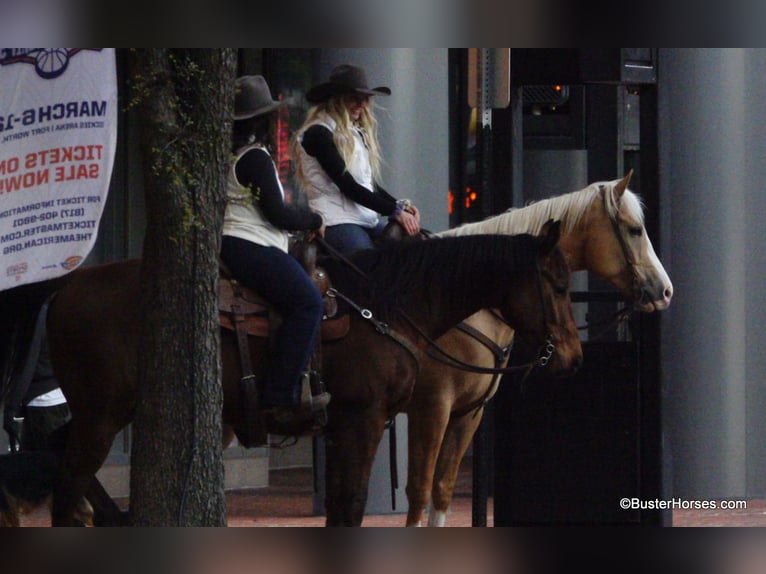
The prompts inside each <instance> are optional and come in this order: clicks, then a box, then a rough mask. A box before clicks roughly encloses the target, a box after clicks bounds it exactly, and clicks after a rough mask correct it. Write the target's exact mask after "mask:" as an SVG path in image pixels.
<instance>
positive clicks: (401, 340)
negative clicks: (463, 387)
mask: <svg viewBox="0 0 766 574" xmlns="http://www.w3.org/2000/svg"><path fill="white" fill-rule="evenodd" d="M314 240H315V241H317V242H319V244H320V245H321V246H322V247H323V248H324V249H326V250H327V252H328V253H330V255H332V256H333V257H335V258H337V259H338V260H340V261H342V262H343V263H344V264H345V265H347V266H348V267H350V268H351V269H352V270H354V272H356V273H357V274H358V275H360V276H361V277H362V278H364V279H365V280H366V281H369V277H368V276H367V274H366V273H364V271H362V270H361V269H359V267H357V266H356V265H354V263H353V262H352V261H350V260H349V259H348V258H347V257H346V256H344V255H343V254H342V253H340V252H339V251H337V250H336V249H335V248H333V247H332V246H330V245H329V244H328V243H327V242H326V241H325V240H324V239H323V238H321V237H319V236H317V237H315V238H314ZM536 275H537V287H538V292H539V294H540V304H541V306H542V309H543V321H544V323H545V327H546V328H547V326H548V308H547V306H546V305H545V298H544V296H543V286H542V270H541V269H540V264H539V262H538V263H537V264H536ZM327 295H328V296H330V297H336V298H340V299H342V300H343V301H345V302H346V303H347V304H348V305H349V306H350V307H351V308H352V309H354V310H355V311H357V312H358V313H359V315H360V316H361V317H362V318H363V319H365V320H367V321H369V322H370V323H371V324H372V325H373V326H374V327H375V330H376V331H377V332H378V333H380V334H382V335H385V336H387V337H389V338H391V339H393V340H394V341H396V342H397V343H398V344H399V345H401V346H402V347H404V348H405V349H406V350H407V351H408V352H409V353H410V354H411V355H412V356H413V358H414V359H415V362H416V363H417V366H418V370H419V369H420V361H419V360H418V354H419V353H418V349H417V347H416V346H415V344H414V343H413V342H412V341H411V340H410V339H409V338H408V337H406V336H404V335H401V334H400V333H398V332H397V331H396V330H395V329H393V328H392V327H391V326H390V325H388V324H387V323H385V322H383V321H379V320H378V319H376V318H375V317H374V316H373V313H372V311H371V310H369V309H366V308H363V307H361V306H360V305H358V304H356V303H355V302H354V301H352V300H351V299H350V298H349V297H348V296H346V295H344V294H343V293H341V292H340V291H338V290H337V289H335V288H334V287H331V288H330V289H329V290H328V292H327ZM398 313H399V314H400V315H401V316H402V318H403V319H404V320H405V321H406V322H407V323H408V324H409V325H410V327H412V329H413V330H414V331H415V332H416V333H417V334H418V335H419V336H420V337H422V338H423V340H425V341H426V344H427V347H426V352H428V354H429V356H431V358H433V359H434V360H436V361H438V362H440V363H443V364H445V365H447V366H450V367H454V368H456V369H460V370H463V371H468V372H472V373H480V374H489V375H502V374H509V373H515V372H518V371H523V370H526V371H527V372H530V371H531V370H532V369H534V368H535V367H538V366H539V367H545V366H546V365H547V364H548V362H549V361H550V359H551V357H552V356H553V353H555V352H556V346H555V345H554V343H553V335H552V334H550V331H549V334H548V336H547V337H546V339H545V343H543V345H542V346H541V348H540V351H539V353H538V355H537V357H536V358H535V359H533V360H532V361H529V362H527V363H524V364H521V365H514V366H510V367H500V366H499V364H502V362H504V360H505V358H507V355H506V354H505V353H506V352H505V351H503V353H504V355H503V361H501V362H500V363H499V364H498V360H497V359H496V361H495V365H496V366H495V367H494V368H492V367H482V366H480V365H473V364H470V363H466V362H465V361H462V360H461V359H459V358H457V357H455V356H454V355H452V354H451V353H449V352H448V351H445V350H444V349H443V348H442V347H441V346H440V345H439V344H438V343H437V342H436V341H434V340H433V339H432V338H431V337H430V336H428V334H427V333H425V332H424V331H423V330H422V329H421V328H420V326H418V324H417V323H416V322H415V321H414V320H413V319H411V318H410V317H409V315H407V314H406V313H405V312H404V311H403V310H401V309H399V310H398ZM495 316H496V317H498V318H499V319H501V320H502V321H504V322H506V324H507V321H505V319H502V318H501V317H500V316H499V315H496V314H495ZM461 326H462V328H461ZM458 328H461V330H462V331H463V332H465V333H467V334H468V335H470V336H472V337H475V335H474V332H475V333H479V334H480V335H482V336H483V337H484V338H485V339H486V340H489V338H488V337H486V336H485V335H483V333H481V332H480V331H478V330H477V329H474V328H473V327H470V326H469V325H466V324H465V323H460V324H459V325H458ZM546 330H547V329H546ZM475 338H476V337H475ZM478 340H480V341H481V342H482V343H483V344H485V345H486V342H485V341H483V340H481V339H478ZM490 342H491V341H490ZM507 352H510V347H509V348H508V350H507ZM493 353H494V351H493ZM496 357H497V355H496Z"/></svg>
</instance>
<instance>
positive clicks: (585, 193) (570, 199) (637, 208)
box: [436, 181, 644, 237]
mask: <svg viewBox="0 0 766 574" xmlns="http://www.w3.org/2000/svg"><path fill="white" fill-rule="evenodd" d="M616 183H617V182H616V181H612V182H596V183H592V184H591V185H589V186H588V187H586V188H584V189H581V190H579V191H573V192H570V193H565V194H563V195H559V196H556V197H552V198H550V199H543V200H540V201H537V202H535V203H532V204H530V205H528V206H526V207H523V208H512V209H509V210H508V211H506V212H505V213H501V214H500V215H495V216H493V217H489V218H487V219H485V220H484V221H479V222H476V223H467V224H465V225H461V226H459V227H455V228H454V229H450V230H448V231H442V232H441V233H437V234H436V235H437V236H438V237H457V236H460V235H472V234H477V233H498V234H504V235H509V234H514V233H532V234H534V235H536V234H538V233H539V232H540V229H541V228H542V226H543V225H544V224H545V222H546V221H548V220H549V219H554V220H560V221H561V222H562V226H563V229H564V231H566V232H570V231H572V230H573V229H575V228H576V227H577V226H578V224H579V223H580V221H581V220H582V218H583V216H584V215H585V213H586V212H587V211H588V208H589V207H590V206H591V204H592V203H593V202H594V201H597V200H600V198H601V197H602V195H601V193H602V190H603V191H604V194H605V196H606V203H605V205H606V208H607V212H608V213H609V215H610V216H611V217H615V218H616V217H617V216H618V213H619V212H620V211H621V210H622V211H623V212H624V213H625V214H626V215H627V216H628V217H630V218H631V219H634V220H636V221H638V222H640V223H641V224H642V225H643V222H644V207H643V204H642V202H641V199H640V198H639V197H638V195H636V194H635V193H633V192H632V191H630V190H625V193H624V194H623V196H622V199H621V201H620V205H619V206H618V205H617V204H616V203H615V201H614V195H613V194H612V193H610V192H611V190H612V189H613V188H614V185H615V184H616Z"/></svg>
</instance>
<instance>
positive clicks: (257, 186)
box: [235, 148, 322, 231]
mask: <svg viewBox="0 0 766 574" xmlns="http://www.w3.org/2000/svg"><path fill="white" fill-rule="evenodd" d="M235 172H236V174H237V180H238V181H239V183H240V184H242V185H244V186H245V187H249V188H250V189H252V190H254V191H256V190H257V192H258V193H257V194H256V201H257V202H258V206H259V207H260V209H261V212H262V213H263V215H264V217H265V218H266V219H267V220H268V221H269V223H271V224H272V225H274V226H275V227H278V228H280V229H286V230H290V231H303V230H308V231H313V230H315V229H319V228H320V227H321V226H322V216H321V215H319V214H318V213H314V212H313V211H311V210H309V209H306V208H304V207H300V206H297V205H287V204H286V203H285V202H284V198H283V197H282V193H281V191H280V187H279V181H278V179H277V173H276V170H275V169H274V162H273V160H272V159H271V156H270V155H269V154H268V153H267V152H266V151H265V150H262V149H258V148H253V149H251V150H250V151H248V152H247V153H245V155H243V156H242V157H241V158H239V161H238V162H237V165H236V167H235Z"/></svg>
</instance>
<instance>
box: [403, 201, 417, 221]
mask: <svg viewBox="0 0 766 574" xmlns="http://www.w3.org/2000/svg"><path fill="white" fill-rule="evenodd" d="M404 211H407V212H409V213H411V214H412V215H414V216H415V219H416V220H417V222H418V225H420V211H419V210H418V208H417V207H415V206H414V205H410V206H409V207H407V209H405V210H404Z"/></svg>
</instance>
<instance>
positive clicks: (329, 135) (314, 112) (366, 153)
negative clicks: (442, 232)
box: [293, 64, 420, 254]
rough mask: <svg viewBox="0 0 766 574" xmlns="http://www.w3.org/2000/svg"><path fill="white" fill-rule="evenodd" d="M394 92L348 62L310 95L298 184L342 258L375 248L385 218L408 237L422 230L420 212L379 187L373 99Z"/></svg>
mask: <svg viewBox="0 0 766 574" xmlns="http://www.w3.org/2000/svg"><path fill="white" fill-rule="evenodd" d="M390 94H391V90H390V89H389V88H386V87H378V88H372V89H371V88H369V87H368V84H367V78H366V74H365V72H364V70H363V69H362V68H359V67H357V66H352V65H348V64H343V65H340V66H336V67H335V68H334V69H333V70H332V72H330V76H329V79H328V81H327V82H324V83H322V84H319V85H317V86H314V87H313V88H311V89H310V90H309V91H308V92H307V94H306V100H308V102H309V103H310V104H312V105H313V107H311V109H309V111H308V114H307V116H306V120H305V121H304V123H303V125H302V126H301V128H300V129H299V130H298V132H297V133H296V136H295V138H294V140H293V158H294V161H295V162H296V168H297V169H296V176H297V181H298V184H299V185H300V187H301V189H302V190H303V191H304V192H305V193H306V195H307V197H308V199H309V205H310V206H311V209H312V210H313V211H315V212H317V213H319V214H320V215H321V216H322V218H323V220H324V223H325V232H324V238H325V240H326V241H327V242H328V243H329V244H330V245H331V246H333V247H335V248H336V249H337V250H338V251H340V252H341V253H344V254H348V253H352V252H354V251H358V250H360V249H368V248H371V247H372V246H373V240H374V239H375V238H376V237H377V236H378V235H380V233H381V232H382V231H383V227H384V226H385V221H382V220H381V217H380V216H381V215H382V216H388V217H389V218H390V219H393V220H396V221H398V222H399V223H400V224H401V225H402V227H403V228H404V230H405V231H406V232H407V234H409V235H415V234H417V233H418V231H420V213H419V212H418V209H417V208H416V207H415V206H414V205H412V204H411V203H410V202H409V201H408V200H397V199H396V198H394V197H392V196H391V195H390V194H389V193H388V192H387V191H386V190H384V189H383V188H382V187H380V185H379V184H378V182H379V179H380V163H381V154H380V148H379V145H378V140H377V122H376V120H375V116H374V115H373V112H372V108H371V101H370V99H371V98H372V97H373V96H384V95H385V96H388V95H390Z"/></svg>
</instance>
